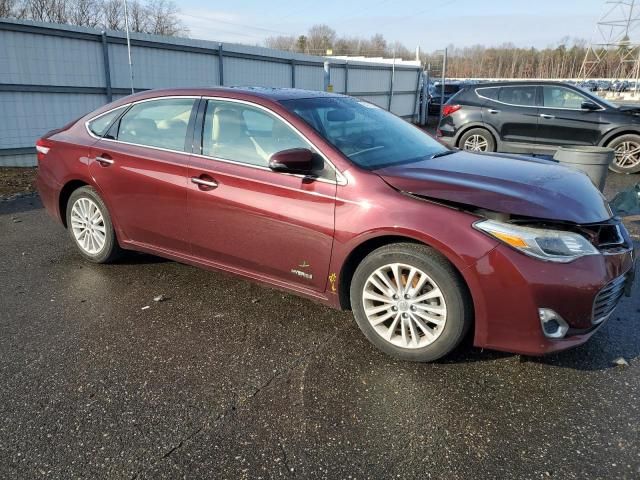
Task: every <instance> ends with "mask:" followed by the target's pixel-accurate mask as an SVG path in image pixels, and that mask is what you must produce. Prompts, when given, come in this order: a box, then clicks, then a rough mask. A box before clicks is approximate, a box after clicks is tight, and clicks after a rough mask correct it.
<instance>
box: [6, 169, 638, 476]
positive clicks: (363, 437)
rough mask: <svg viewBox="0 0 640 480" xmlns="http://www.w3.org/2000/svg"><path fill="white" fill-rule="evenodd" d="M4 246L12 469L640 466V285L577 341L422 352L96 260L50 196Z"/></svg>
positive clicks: (10, 211)
mask: <svg viewBox="0 0 640 480" xmlns="http://www.w3.org/2000/svg"><path fill="white" fill-rule="evenodd" d="M620 178H622V179H623V180H620ZM616 181H622V182H623V183H624V182H626V183H629V182H630V181H629V177H622V176H619V177H618V180H616ZM0 260H1V261H0V278H1V279H2V291H1V293H0V478H29V479H33V478H64V479H72V478H92V479H95V478H110V479H111V478H114V479H133V478H140V479H143V478H145V479H147V478H148V479H159V478H220V479H243V478H247V479H249V478H250V479H253V478H265V479H266V478H300V479H312V478H327V479H365V478H373V479H378V478H402V479H414V478H415V479H429V478H433V479H479V478H509V479H547V478H555V479H574V478H575V479H583V478H590V479H616V478H626V479H637V478H640V358H639V357H640V333H639V331H640V286H639V284H636V286H635V289H634V292H633V296H632V298H625V299H624V300H623V302H622V304H621V305H620V307H619V308H618V310H617V311H616V313H615V314H614V316H613V317H612V318H611V319H610V321H609V322H608V323H607V324H606V325H604V326H603V328H602V329H601V330H600V331H599V332H598V333H597V334H596V335H595V336H594V337H593V338H592V339H591V341H590V342H589V343H587V344H586V345H584V346H582V347H579V348H576V349H574V350H571V351H568V352H564V353H561V354H558V355H554V356H550V357H544V358H524V357H520V356H517V355H510V354H504V353H498V352H491V351H481V350H479V349H474V348H470V347H469V346H464V347H462V348H460V349H459V351H457V352H456V353H455V354H454V355H452V356H451V357H449V358H447V359H446V360H443V361H440V362H438V363H434V364H411V363H403V362H399V361H395V360H393V359H391V358H389V357H387V356H385V355H384V354H382V353H381V352H378V351H377V350H375V349H374V348H373V347H372V346H371V345H370V344H369V343H368V342H367V341H366V340H365V338H364V337H363V335H362V334H361V333H360V331H359V330H358V328H357V326H356V324H355V322H354V321H353V319H352V317H351V315H350V313H348V312H336V311H334V310H331V309H329V308H326V307H323V306H320V305H318V304H315V303H313V302H311V301H308V300H303V299H300V298H297V297H295V296H293V295H290V294H287V293H282V292H279V291H276V290H273V289H269V288H265V287H261V286H258V285H255V284H252V283H249V282H246V281H244V280H240V279H237V278H235V277H232V276H228V275H225V274H221V273H214V272H210V271H205V270H200V269H197V268H194V267H190V266H185V265H181V264H178V263H175V262H171V261H166V260H163V259H160V258H157V257H153V256H148V255H138V254H132V255H129V256H127V258H125V259H124V260H123V261H121V262H120V263H118V264H114V265H92V264H89V263H86V262H84V261H83V260H82V259H81V258H80V256H79V255H78V254H77V253H76V252H75V250H74V247H73V245H72V243H71V241H70V239H69V238H68V237H67V233H66V231H65V230H64V229H63V228H62V227H61V226H59V225H57V224H56V223H54V221H53V220H51V219H50V218H49V217H47V215H46V214H45V212H44V211H43V210H42V208H41V205H40V203H39V201H38V199H37V197H34V196H30V197H24V198H19V199H15V200H11V201H4V202H0ZM159 295H162V296H163V298H162V301H154V298H155V297H158V296H159ZM147 307H148V308H147ZM620 358H622V359H625V360H626V362H628V363H629V366H616V365H615V364H614V361H615V360H616V359H620Z"/></svg>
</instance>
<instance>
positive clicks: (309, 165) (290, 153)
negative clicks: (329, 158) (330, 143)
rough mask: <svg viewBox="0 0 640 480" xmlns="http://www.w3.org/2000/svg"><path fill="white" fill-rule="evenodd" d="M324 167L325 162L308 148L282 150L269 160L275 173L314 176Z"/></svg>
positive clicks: (270, 166)
mask: <svg viewBox="0 0 640 480" xmlns="http://www.w3.org/2000/svg"><path fill="white" fill-rule="evenodd" d="M323 167H324V161H323V160H322V158H320V157H319V156H318V155H316V154H315V153H313V152H312V151H311V150H309V149H307V148H290V149H288V150H281V151H280V152H276V153H274V154H273V155H271V158H269V168H270V169H271V170H273V171H274V172H285V173H297V174H301V175H312V174H314V173H318V172H320V171H321V170H322V168H323Z"/></svg>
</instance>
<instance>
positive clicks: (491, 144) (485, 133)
mask: <svg viewBox="0 0 640 480" xmlns="http://www.w3.org/2000/svg"><path fill="white" fill-rule="evenodd" d="M472 135H482V137H484V138H485V139H486V140H487V149H486V150H485V151H484V152H474V151H473V150H465V148H464V143H465V142H466V141H467V139H468V138H469V137H471V136H472ZM458 145H459V148H460V150H464V151H465V152H471V153H485V152H495V151H496V142H495V140H494V139H493V135H491V132H489V130H487V129H485V128H472V129H471V130H468V131H466V132H465V133H463V134H462V136H461V137H460V140H459V142H458Z"/></svg>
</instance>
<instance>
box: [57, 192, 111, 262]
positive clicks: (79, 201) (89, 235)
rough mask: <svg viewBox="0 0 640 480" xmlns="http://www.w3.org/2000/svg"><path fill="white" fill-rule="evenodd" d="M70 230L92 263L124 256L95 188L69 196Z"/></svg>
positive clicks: (107, 213)
mask: <svg viewBox="0 0 640 480" xmlns="http://www.w3.org/2000/svg"><path fill="white" fill-rule="evenodd" d="M67 229H68V230H69V235H70V236H71V238H72V239H73V242H74V243H75V245H76V247H77V248H78V250H79V251H80V254H81V255H82V256H83V257H84V258H85V259H87V260H89V261H90V262H93V263H110V262H113V261H114V260H116V259H117V258H118V257H119V256H120V255H121V253H122V250H121V249H120V246H119V245H118V240H117V238H116V234H115V231H114V229H113V224H112V223H111V216H110V215H109V211H108V210H107V206H106V205H105V203H104V201H103V200H102V198H100V195H99V194H98V192H96V190H95V189H93V188H92V187H89V186H84V187H80V188H78V189H77V190H74V191H73V193H72V194H71V196H70V197H69V201H68V202H67Z"/></svg>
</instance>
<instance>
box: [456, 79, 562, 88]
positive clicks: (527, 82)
mask: <svg viewBox="0 0 640 480" xmlns="http://www.w3.org/2000/svg"><path fill="white" fill-rule="evenodd" d="M516 85H561V86H563V87H566V86H569V87H570V86H572V85H571V84H570V83H567V82H554V81H552V80H512V81H502V82H480V83H474V84H469V87H470V88H479V87H480V88H484V87H508V86H516Z"/></svg>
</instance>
